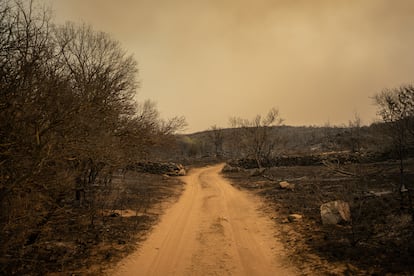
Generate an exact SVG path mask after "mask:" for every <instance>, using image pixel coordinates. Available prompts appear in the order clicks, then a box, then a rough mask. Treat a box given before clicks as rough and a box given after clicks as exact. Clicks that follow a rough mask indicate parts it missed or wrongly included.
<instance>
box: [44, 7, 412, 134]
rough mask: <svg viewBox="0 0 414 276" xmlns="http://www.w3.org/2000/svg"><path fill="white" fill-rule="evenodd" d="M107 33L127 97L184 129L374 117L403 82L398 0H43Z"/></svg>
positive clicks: (407, 28)
mask: <svg viewBox="0 0 414 276" xmlns="http://www.w3.org/2000/svg"><path fill="white" fill-rule="evenodd" d="M39 2H42V3H43V2H44V3H46V4H51V5H52V9H53V10H54V11H55V20H56V21H57V22H64V21H66V20H70V21H75V22H85V23H90V24H91V25H92V26H93V27H94V28H95V29H98V30H102V31H105V32H108V33H110V34H111V35H112V36H113V37H114V38H115V39H117V40H119V41H120V42H121V44H122V46H123V47H124V48H125V49H126V50H127V51H128V52H129V53H132V54H134V56H135V58H136V59H137V60H138V63H139V70H140V73H139V80H140V82H141V88H140V89H139V92H138V99H140V100H144V99H146V98H150V99H152V100H154V101H156V102H157V103H158V108H159V109H160V110H161V112H162V114H163V116H165V117H171V116H175V115H183V116H185V117H186V118H187V121H188V123H189V129H188V132H193V131H199V130H204V129H207V128H209V127H210V126H211V125H213V124H217V125H219V126H221V127H227V126H228V118H229V117H230V116H241V117H246V118H250V117H252V116H254V115H255V114H259V113H261V114H264V113H266V112H267V111H268V110H269V109H270V108H271V107H273V106H275V107H278V108H279V109H280V112H281V114H282V117H283V118H285V119H286V120H285V123H286V124H289V125H322V124H324V123H326V122H328V121H329V122H330V123H331V124H346V123H347V122H348V120H349V119H352V118H353V114H354V113H355V112H358V113H359V114H360V116H361V117H362V119H363V123H365V124H369V123H371V122H372V121H373V120H374V119H375V106H373V105H372V100H371V99H370V96H372V95H373V94H374V93H376V92H379V91H381V90H382V89H384V88H387V87H394V86H399V85H401V84H405V83H410V82H411V81H412V80H413V72H414V58H413V50H412V49H414V16H413V15H414V2H413V1H409V0H400V1H386V0H364V1H360V0H337V1H332V0H325V1H323V0H312V1H309V0H302V1H300V0H299V1H291V0H227V1H226V0H210V1H207V0H206V1H201V0H200V1H191V0H174V1H172V0H159V1H155V0H139V1H136V0H123V1H110V0H87V1H86V0H71V1H62V0H59V1H52V0H43V1H39Z"/></svg>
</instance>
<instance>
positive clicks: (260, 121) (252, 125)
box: [230, 108, 283, 168]
mask: <svg viewBox="0 0 414 276" xmlns="http://www.w3.org/2000/svg"><path fill="white" fill-rule="evenodd" d="M282 122H283V119H282V118H281V117H280V115H279V110H278V109H276V108H272V109H270V110H269V112H268V113H267V115H266V116H264V117H262V116H261V115H257V116H256V117H255V118H253V119H251V120H248V119H243V118H239V117H232V118H230V125H231V126H232V127H233V128H237V129H238V130H240V134H241V136H240V137H239V141H238V145H239V150H240V151H241V153H242V154H243V155H244V156H246V157H249V158H254V160H255V161H256V163H257V166H258V167H259V168H261V167H262V163H263V161H264V160H267V159H268V158H269V157H270V156H271V155H272V154H273V150H274V148H275V145H276V142H277V140H276V138H275V136H273V135H271V128H272V127H273V126H279V125H281V124H282Z"/></svg>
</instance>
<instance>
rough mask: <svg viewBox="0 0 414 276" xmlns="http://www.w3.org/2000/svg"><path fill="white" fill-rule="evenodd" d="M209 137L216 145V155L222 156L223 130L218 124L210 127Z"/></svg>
mask: <svg viewBox="0 0 414 276" xmlns="http://www.w3.org/2000/svg"><path fill="white" fill-rule="evenodd" d="M208 137H209V138H210V140H211V141H212V143H213V145H214V153H215V155H216V157H220V156H221V155H222V153H223V140H224V135H223V130H222V129H221V128H220V127H218V126H217V125H213V126H211V127H210V130H209V133H208Z"/></svg>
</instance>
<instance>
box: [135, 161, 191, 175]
mask: <svg viewBox="0 0 414 276" xmlns="http://www.w3.org/2000/svg"><path fill="white" fill-rule="evenodd" d="M128 169H132V170H136V171H139V172H146V173H152V174H165V175H168V176H184V175H186V173H187V172H186V170H185V168H184V166H183V165H181V164H177V163H172V162H169V163H159V162H140V163H137V164H135V165H132V166H129V167H128Z"/></svg>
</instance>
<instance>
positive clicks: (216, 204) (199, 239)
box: [114, 165, 298, 275]
mask: <svg viewBox="0 0 414 276" xmlns="http://www.w3.org/2000/svg"><path fill="white" fill-rule="evenodd" d="M221 168H222V165H216V166H211V167H204V168H200V169H194V170H192V171H191V172H190V174H189V175H188V176H186V177H183V180H184V181H185V182H186V188H185V191H184V193H183V194H182V196H181V197H180V199H179V201H178V202H177V203H175V204H174V205H173V206H172V207H171V208H170V209H169V210H167V212H166V213H165V215H164V216H163V218H162V219H161V221H160V223H159V224H158V225H157V226H156V227H155V229H154V230H153V232H152V233H151V234H150V236H149V237H148V239H147V240H146V241H145V242H144V244H143V245H142V247H141V248H139V249H138V250H137V252H135V253H133V254H132V255H130V256H129V257H128V258H126V259H124V260H123V261H122V262H121V263H120V264H119V265H118V267H117V268H116V271H115V273H114V275H296V274H298V273H296V272H295V270H294V268H293V267H289V264H288V263H287V262H286V260H284V252H283V248H282V246H281V244H280V243H278V241H277V239H276V238H275V237H274V236H275V233H276V232H275V229H274V225H273V224H272V222H271V220H270V218H268V217H266V216H264V215H263V214H261V212H259V211H258V210H257V208H258V207H259V205H258V202H257V199H255V198H254V197H253V196H251V195H249V194H247V193H246V192H243V191H240V190H238V189H236V188H234V187H232V186H231V185H230V183H229V182H228V181H227V180H225V179H224V178H223V177H222V176H221V175H220V174H219V173H220V171H221Z"/></svg>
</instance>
